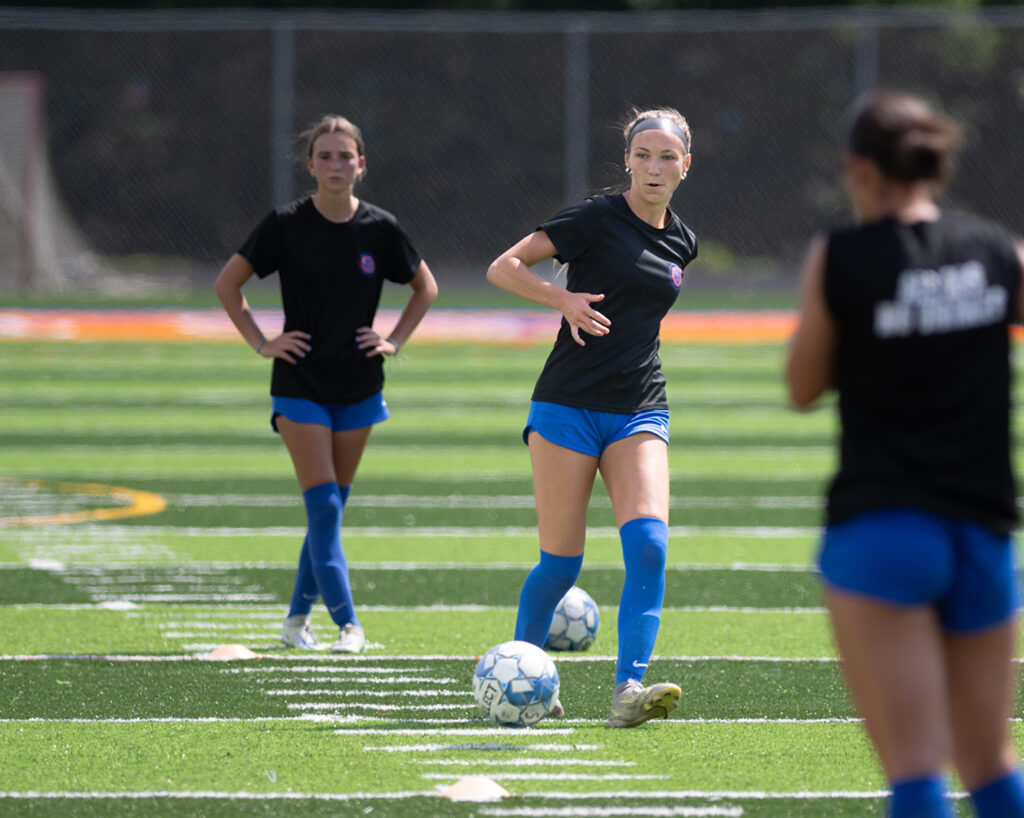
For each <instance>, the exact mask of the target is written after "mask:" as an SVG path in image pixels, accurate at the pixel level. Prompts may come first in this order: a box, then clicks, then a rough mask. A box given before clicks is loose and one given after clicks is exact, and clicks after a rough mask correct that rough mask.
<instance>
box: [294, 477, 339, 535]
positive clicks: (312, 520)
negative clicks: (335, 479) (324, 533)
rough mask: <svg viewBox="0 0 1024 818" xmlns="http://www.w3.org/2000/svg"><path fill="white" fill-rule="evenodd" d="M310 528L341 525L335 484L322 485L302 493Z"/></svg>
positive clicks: (337, 492) (336, 485)
mask: <svg viewBox="0 0 1024 818" xmlns="http://www.w3.org/2000/svg"><path fill="white" fill-rule="evenodd" d="M302 499H303V501H304V502H305V504H306V518H307V520H308V521H309V525H310V527H317V528H319V527H331V526H333V527H337V526H338V525H340V524H341V510H342V501H341V493H340V492H339V491H338V484H337V483H323V484H322V485H319V486H313V488H311V489H306V491H304V492H303V493H302Z"/></svg>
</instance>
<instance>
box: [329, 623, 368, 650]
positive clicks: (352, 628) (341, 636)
mask: <svg viewBox="0 0 1024 818" xmlns="http://www.w3.org/2000/svg"><path fill="white" fill-rule="evenodd" d="M364 645H366V635H365V634H364V633H363V629H362V628H361V627H359V626H358V625H356V624H353V623H352V622H349V623H348V624H347V625H343V626H342V627H341V630H340V631H338V639H337V640H336V641H335V642H334V643H333V644H332V645H331V653H362V652H363V646H364Z"/></svg>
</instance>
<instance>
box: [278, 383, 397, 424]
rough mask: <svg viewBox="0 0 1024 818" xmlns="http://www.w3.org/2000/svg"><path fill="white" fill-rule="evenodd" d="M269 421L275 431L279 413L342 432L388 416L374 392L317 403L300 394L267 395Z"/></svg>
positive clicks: (386, 406)
mask: <svg viewBox="0 0 1024 818" xmlns="http://www.w3.org/2000/svg"><path fill="white" fill-rule="evenodd" d="M270 405H271V415H270V425H271V426H273V427H274V431H275V432H276V431H277V417H278V415H283V416H284V417H286V418H288V420H291V421H293V422H295V423H319V424H320V425H321V426H327V427H328V428H329V429H330V430H331V431H332V432H345V431H348V430H349V429H361V428H363V427H364V426H372V425H373V424H374V423H380V422H381V421H383V420H387V419H388V418H389V417H391V413H390V412H389V411H388V405H387V404H386V403H385V402H384V396H383V394H382V393H380V392H378V393H377V394H376V395H370V397H368V398H363V400H360V401H356V402H355V403H317V402H316V401H311V400H305V399H304V398H279V397H276V396H271V401H270Z"/></svg>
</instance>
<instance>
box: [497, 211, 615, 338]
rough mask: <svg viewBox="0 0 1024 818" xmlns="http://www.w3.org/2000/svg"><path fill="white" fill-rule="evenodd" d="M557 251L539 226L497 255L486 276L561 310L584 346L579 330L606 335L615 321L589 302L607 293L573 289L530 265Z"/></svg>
mask: <svg viewBox="0 0 1024 818" xmlns="http://www.w3.org/2000/svg"><path fill="white" fill-rule="evenodd" d="M557 252H558V250H557V249H556V248H555V245H554V244H553V243H552V241H551V239H550V238H548V234H547V233H545V232H544V231H543V230H537V231H535V232H533V233H531V234H530V235H528V236H526V237H525V238H523V239H522V240H520V241H519V242H517V243H516V244H514V245H512V246H511V247H510V248H509V249H508V250H506V251H505V252H504V253H502V254H501V255H500V256H498V257H497V258H496V259H495V260H494V261H493V262H492V263H491V266H490V267H488V268H487V280H488V281H490V282H491V284H494V285H495V286H497V287H500V288H501V289H503V290H507V291H508V292H510V293H512V294H514V295H518V296H520V297H522V298H526V299H529V300H530V301H533V302H535V303H537V304H543V305H544V306H545V307H553V308H554V309H556V310H558V311H559V312H560V313H562V315H564V316H565V320H566V321H568V323H569V328H570V331H571V332H572V337H573V340H575V341H576V343H577V344H579V345H580V346H585V343H584V341H583V339H582V338H580V330H583V331H584V332H586V333H588V334H590V335H607V334H608V333H609V332H610V329H609V328H610V327H611V323H612V322H611V321H610V320H608V318H607V317H606V316H604V315H602V314H601V313H599V312H598V311H597V310H595V309H594V308H593V307H591V306H590V305H591V303H592V302H595V301H600V300H601V299H603V298H604V295H603V294H593V293H574V292H570V291H569V290H567V289H565V288H564V287H559V286H558V285H556V284H553V283H552V282H550V281H546V280H545V279H543V278H541V277H540V276H539V275H537V274H536V273H535V272H533V270H531V269H530V268H531V267H532V266H533V265H534V264H538V263H540V262H541V261H544V259H548V258H552V257H553V256H555V255H556V254H557Z"/></svg>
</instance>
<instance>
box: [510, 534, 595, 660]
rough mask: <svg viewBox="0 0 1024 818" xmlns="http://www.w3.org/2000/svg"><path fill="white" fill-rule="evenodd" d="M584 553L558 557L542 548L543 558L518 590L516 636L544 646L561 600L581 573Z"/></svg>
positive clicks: (541, 557) (541, 554)
mask: <svg viewBox="0 0 1024 818" xmlns="http://www.w3.org/2000/svg"><path fill="white" fill-rule="evenodd" d="M581 565H583V555H582V554H580V555H579V556H578V557H559V556H557V555H555V554H548V553H547V552H546V551H541V552H540V562H538V563H537V564H536V565H535V566H534V568H533V570H532V571H530V573H529V574H528V575H527V577H526V581H525V582H523V589H522V590H521V591H520V592H519V612H518V614H517V615H516V630H515V638H516V639H521V640H523V641H524V642H530V643H532V644H534V645H537V646H538V647H544V640H545V639H547V638H548V631H549V630H551V618H552V617H553V616H554V615H555V606H556V605H558V600H560V599H561V598H562V597H563V596H565V592H566V591H568V590H569V589H570V588H571V587H572V585H573V583H574V582H576V577H578V576H579V575H580V566H581Z"/></svg>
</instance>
